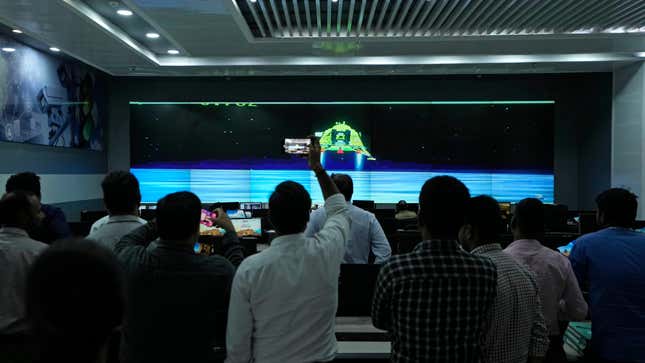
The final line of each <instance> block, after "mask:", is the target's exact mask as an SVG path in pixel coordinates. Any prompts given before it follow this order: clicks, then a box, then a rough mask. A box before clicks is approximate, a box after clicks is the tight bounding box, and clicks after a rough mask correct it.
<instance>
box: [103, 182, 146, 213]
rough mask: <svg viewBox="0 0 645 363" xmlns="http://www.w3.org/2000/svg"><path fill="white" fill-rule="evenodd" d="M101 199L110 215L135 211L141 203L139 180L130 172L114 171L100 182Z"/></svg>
mask: <svg viewBox="0 0 645 363" xmlns="http://www.w3.org/2000/svg"><path fill="white" fill-rule="evenodd" d="M101 188H103V201H104V202H105V207H106V208H107V210H108V211H109V212H110V214H111V215H124V214H132V213H135V212H136V210H137V208H138V207H139V204H140V203H141V191H140V190H139V181H138V180H137V178H136V177H135V176H134V175H133V174H132V173H130V172H127V171H115V172H112V173H110V174H108V175H107V176H106V177H105V178H104V179H103V182H102V183H101Z"/></svg>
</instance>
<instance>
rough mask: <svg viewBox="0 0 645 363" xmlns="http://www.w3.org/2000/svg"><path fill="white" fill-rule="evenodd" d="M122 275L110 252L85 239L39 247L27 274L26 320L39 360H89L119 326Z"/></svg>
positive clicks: (121, 305)
mask: <svg viewBox="0 0 645 363" xmlns="http://www.w3.org/2000/svg"><path fill="white" fill-rule="evenodd" d="M123 281H124V280H123V275H122V272H121V268H120V265H119V263H118V261H117V260H116V258H115V256H114V254H113V253H111V251H108V250H107V249H105V248H104V247H102V246H100V245H98V244H96V243H94V242H92V241H89V240H62V241H58V242H56V243H55V244H54V245H53V246H52V247H50V248H48V249H47V250H45V251H44V252H43V253H42V254H41V255H40V256H39V257H38V258H37V259H36V261H35V262H34V264H33V265H32V266H31V269H30V271H29V273H28V277H27V289H26V292H27V296H26V307H27V318H28V320H29V322H30V324H31V328H32V332H33V335H34V338H35V339H36V343H37V345H38V347H39V351H40V352H39V353H40V355H41V360H42V361H45V360H49V361H52V362H53V361H59V360H60V361H65V362H73V363H77V362H78V363H80V362H94V361H96V360H97V356H98V353H99V351H100V349H101V348H102V346H103V345H104V344H105V342H106V341H107V340H108V338H110V337H111V336H112V334H113V332H114V331H115V329H116V328H117V327H119V326H121V324H122V321H123V316H124V308H125V293H124V289H123V287H124V283H123Z"/></svg>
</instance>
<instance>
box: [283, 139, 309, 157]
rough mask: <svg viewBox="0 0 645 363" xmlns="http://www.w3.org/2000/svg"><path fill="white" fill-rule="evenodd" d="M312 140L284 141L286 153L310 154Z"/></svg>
mask: <svg viewBox="0 0 645 363" xmlns="http://www.w3.org/2000/svg"><path fill="white" fill-rule="evenodd" d="M310 145H311V139H284V152H285V153H287V154H291V155H307V154H309V146H310Z"/></svg>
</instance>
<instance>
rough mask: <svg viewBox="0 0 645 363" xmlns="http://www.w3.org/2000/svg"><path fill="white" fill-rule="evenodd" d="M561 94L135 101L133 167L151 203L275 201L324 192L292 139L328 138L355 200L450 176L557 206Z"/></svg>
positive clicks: (328, 159)
mask: <svg viewBox="0 0 645 363" xmlns="http://www.w3.org/2000/svg"><path fill="white" fill-rule="evenodd" d="M553 109H554V103H553V102H552V101H527V102H517V101H516V102H509V101H506V102H505V101H485V102H484V101H473V102H294V103H289V102H265V103H261V102H260V103H215V102H206V103H172V104H160V103H140V102H132V103H131V106H130V120H131V121H130V128H131V130H130V138H131V153H130V154H131V167H132V172H133V173H134V174H135V175H136V176H137V177H138V178H139V181H140V184H141V189H142V195H143V202H156V201H157V200H158V199H160V198H161V197H163V196H164V195H166V194H168V193H171V192H175V191H178V190H189V191H192V192H194V193H196V194H197V195H198V196H199V197H200V198H201V199H202V202H204V203H214V202H251V203H259V202H266V201H268V199H269V196H270V194H271V192H272V191H273V189H274V188H275V186H276V185H277V184H278V183H280V182H282V181H285V180H293V181H296V182H299V183H301V184H302V185H303V186H304V187H305V188H307V190H309V192H310V193H311V196H312V200H313V201H314V202H321V201H322V200H323V197H322V195H321V192H320V190H319V187H318V184H317V181H316V178H315V176H314V175H313V173H312V172H311V171H310V170H309V168H308V166H307V161H306V158H303V157H302V156H299V155H293V154H289V153H287V152H285V143H284V142H285V139H302V138H306V137H307V136H309V135H318V136H320V143H321V146H322V149H323V154H322V162H323V165H324V167H325V168H326V169H327V170H329V171H330V172H342V173H347V174H349V175H350V176H351V177H352V178H353V179H354V199H357V200H373V201H375V202H377V203H396V202H398V201H400V200H406V201H408V202H415V201H417V200H418V195H419V191H420V189H421V186H422V185H423V183H424V182H425V181H426V180H427V179H429V178H431V177H433V176H436V175H452V176H455V177H457V178H459V179H460V180H461V181H463V182H464V183H465V184H466V185H467V186H468V187H469V189H470V191H471V193H472V194H473V195H479V194H487V195H491V196H493V197H495V198H497V199H498V200H499V201H501V202H517V201H519V200H521V199H523V198H526V197H535V198H539V199H541V200H542V201H544V202H546V203H551V202H553V194H554V193H553V188H554V177H553V158H554V155H553V152H554V151H553V150H554V145H553V143H554V141H553Z"/></svg>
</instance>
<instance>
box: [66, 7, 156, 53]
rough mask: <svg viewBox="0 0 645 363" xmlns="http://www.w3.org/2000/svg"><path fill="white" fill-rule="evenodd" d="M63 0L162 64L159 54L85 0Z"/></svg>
mask: <svg viewBox="0 0 645 363" xmlns="http://www.w3.org/2000/svg"><path fill="white" fill-rule="evenodd" d="M62 1H63V3H65V4H66V5H68V6H69V7H70V8H72V9H73V10H74V11H76V12H77V13H78V14H80V15H82V16H84V17H86V18H87V19H89V20H91V21H92V22H93V23H94V24H96V25H98V26H99V28H101V29H102V30H103V31H104V32H106V33H107V34H108V35H110V36H112V37H114V38H116V39H118V40H119V41H121V42H122V43H124V44H125V45H127V46H128V47H130V48H131V49H132V50H134V51H135V52H137V53H139V54H141V55H142V56H144V57H145V58H147V59H148V60H150V61H151V62H153V63H155V64H160V63H159V60H158V58H157V56H156V55H155V54H154V53H152V52H151V51H150V50H148V49H147V48H145V47H144V46H142V45H141V44H139V43H138V42H137V41H136V40H134V39H132V38H131V37H130V36H129V35H128V34H127V33H125V32H124V31H123V30H121V29H120V28H119V27H117V26H116V25H114V24H112V23H111V22H109V21H108V20H107V19H105V18H104V17H103V16H101V15H100V14H99V13H97V12H96V11H94V9H92V8H90V7H89V6H87V5H86V4H85V3H84V2H82V1H79V0H62Z"/></svg>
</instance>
